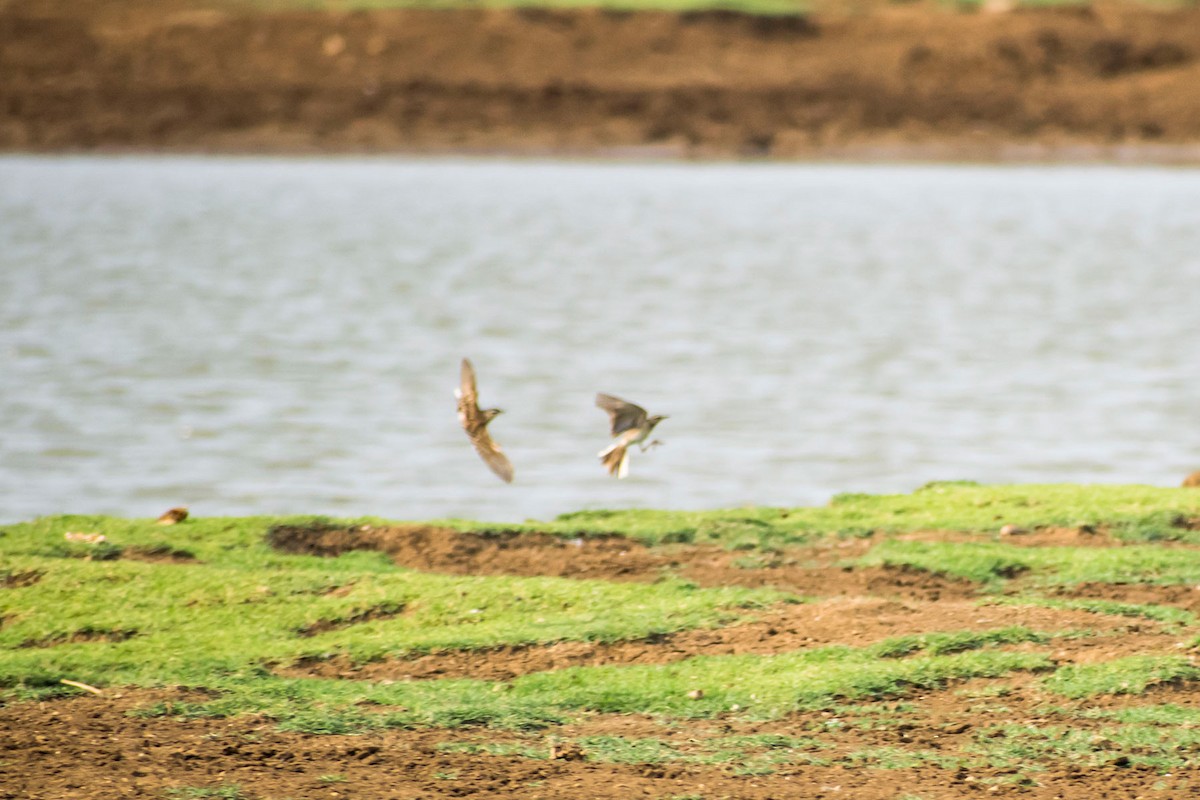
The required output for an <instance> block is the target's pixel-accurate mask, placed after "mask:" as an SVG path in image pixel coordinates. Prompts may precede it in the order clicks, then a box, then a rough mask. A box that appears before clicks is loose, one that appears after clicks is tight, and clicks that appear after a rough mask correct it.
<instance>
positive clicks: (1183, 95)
mask: <svg viewBox="0 0 1200 800" xmlns="http://www.w3.org/2000/svg"><path fill="white" fill-rule="evenodd" d="M826 5H831V7H830V8H828V9H824V10H822V11H821V12H819V13H816V14H814V15H813V16H811V17H807V18H787V17H774V18H761V17H748V16H743V15H739V14H735V13H730V12H705V13H688V14H665V13H638V14H631V13H618V12H603V11H596V10H578V11H545V10H536V9H534V10H528V9H527V10H460V11H424V10H411V9H410V10H385V11H354V12H337V13H325V12H309V11H291V12H282V11H281V12H272V13H250V12H247V11H244V10H242V11H239V10H238V6H237V5H236V4H234V3H231V2H230V1H229V0H195V2H184V0H163V2H149V0H109V2H104V3H62V2H56V1H52V0H7V1H6V2H4V1H0V75H3V76H4V77H3V80H2V81H0V149H7V150H33V151H56V150H64V149H66V150H114V149H115V150H122V149H124V150H146V149H151V150H175V151H179V150H189V151H214V150H215V151H243V152H245V151H250V152H320V151H366V152H396V151H407V152H414V151H418V152H419V151H423V152H446V151H458V152H462V151H469V152H470V151H473V152H510V153H511V152H516V153H579V154H640V155H659V156H674V155H690V156H722V157H726V156H754V157H760V156H770V157H782V158H791V157H812V156H822V157H902V156H914V157H964V156H965V157H977V158H988V157H1001V158H1005V157H1008V158H1027V159H1038V158H1069V159H1087V158H1115V159H1130V158H1134V159H1158V160H1185V161H1200V44H1198V43H1200V9H1186V10H1162V9H1156V8H1153V7H1150V6H1148V5H1145V6H1144V5H1129V4H1115V5H1114V4H1110V3H1108V2H1106V0H1099V2H1097V3H1096V4H1094V5H1092V6H1091V7H1088V8H1076V9H1057V10H1054V9H1050V10H1017V11H1007V12H1002V13H992V12H980V13H965V12H956V11H951V10H949V9H947V8H946V7H945V6H944V5H936V4H932V0H930V4H927V3H925V2H921V1H920V0H918V2H915V3H905V4H898V3H891V4H887V5H878V6H876V7H873V6H872V3H871V2H869V1H868V0H861V2H857V3H841V4H826ZM838 5H840V6H841V8H840V10H839V9H838V8H837V6H838ZM991 5H993V6H994V5H997V4H996V3H992V4H991ZM818 7H819V8H823V7H822V6H821V5H820V4H818Z"/></svg>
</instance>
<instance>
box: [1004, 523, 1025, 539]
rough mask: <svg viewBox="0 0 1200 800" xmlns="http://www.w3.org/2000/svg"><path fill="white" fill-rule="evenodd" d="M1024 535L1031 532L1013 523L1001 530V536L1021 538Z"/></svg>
mask: <svg viewBox="0 0 1200 800" xmlns="http://www.w3.org/2000/svg"><path fill="white" fill-rule="evenodd" d="M1023 533H1029V531H1027V530H1025V529H1024V528H1022V527H1021V526H1020V525H1013V524H1012V523H1011V522H1010V523H1009V524H1008V525H1005V526H1004V527H1002V528H1001V529H1000V535H1001V536H1020V535H1021V534H1023Z"/></svg>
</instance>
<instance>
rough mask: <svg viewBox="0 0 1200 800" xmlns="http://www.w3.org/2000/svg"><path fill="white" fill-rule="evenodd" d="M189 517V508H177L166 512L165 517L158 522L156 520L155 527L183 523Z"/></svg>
mask: <svg viewBox="0 0 1200 800" xmlns="http://www.w3.org/2000/svg"><path fill="white" fill-rule="evenodd" d="M187 516H188V510H187V506H177V507H175V508H169V509H167V510H166V511H164V512H163V515H162V516H161V517H159V518H158V519H157V520H155V522H154V524H155V525H174V524H176V523H178V522H183V521H184V520H185V519H187Z"/></svg>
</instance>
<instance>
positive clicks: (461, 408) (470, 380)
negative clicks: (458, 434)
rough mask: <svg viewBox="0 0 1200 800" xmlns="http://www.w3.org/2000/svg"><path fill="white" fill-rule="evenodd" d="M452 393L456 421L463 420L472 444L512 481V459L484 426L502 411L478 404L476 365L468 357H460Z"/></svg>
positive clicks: (485, 458)
mask: <svg viewBox="0 0 1200 800" xmlns="http://www.w3.org/2000/svg"><path fill="white" fill-rule="evenodd" d="M454 396H455V397H456V398H458V421H459V422H461V423H462V426H463V430H465V431H466V432H467V436H468V437H469V438H470V439H471V444H473V445H475V450H476V451H477V452H478V453H479V457H480V458H482V459H483V462H484V463H485V464H487V465H488V467H489V468H490V469H491V470H492V472H494V473H496V474H497V475H499V476H500V479H501V480H503V481H504V482H505V483H512V479H513V466H512V463H511V462H510V461H509V460H508V456H506V455H504V451H503V450H501V449H500V445H498V444H496V443H495V442H494V441H492V437H491V435H490V434H489V433H488V430H487V426H488V423H489V422H491V421H492V420H493V419H495V417H496V415H498V414H500V413H501V411H500V409H498V408H487V409H481V408H480V407H479V400H478V397H479V393H478V392H477V391H476V389H475V368H474V367H472V366H471V362H470V361H469V360H468V359H465V358H464V359H463V360H462V376H461V378H460V383H459V387H458V388H457V389H455V390H454Z"/></svg>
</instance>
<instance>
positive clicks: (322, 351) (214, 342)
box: [0, 157, 1200, 522]
mask: <svg viewBox="0 0 1200 800" xmlns="http://www.w3.org/2000/svg"><path fill="white" fill-rule="evenodd" d="M1197 209H1200V171H1197V170H1188V169H1166V168H1131V167H1095V166H1093V167H1036V168H1035V167H1016V166H954V165H913V166H880V165H854V166H847V165H812V164H778V163H756V164H734V163H728V164H694V163H592V162H553V161H520V160H466V159H445V160H421V159H390V158H312V159H271V158H215V157H4V158H0V318H2V320H3V325H2V327H0V359H2V361H0V363H2V364H3V370H2V373H3V379H2V380H3V391H2V392H0V486H2V487H3V491H2V492H0V522H12V521H17V520H23V519H29V518H32V517H35V516H39V515H45V514H56V513H106V514H116V515H122V516H129V517H153V516H157V515H158V514H159V513H161V512H162V511H164V510H166V509H167V508H168V507H169V506H173V505H187V506H189V507H190V508H191V511H192V513H193V514H194V515H202V516H217V515H244V514H327V515H332V516H342V517H344V516H358V515H372V516H380V517H386V518H391V519H414V520H416V519H432V518H441V517H468V518H475V519H482V520H494V521H519V520H523V519H526V518H534V519H548V518H551V517H553V516H554V515H556V514H559V513H563V512H569V511H575V510H580V509H590V508H625V507H656V508H671V509H700V508H718V507H734V506H742V505H750V504H767V505H811V504H820V503H824V502H826V501H827V500H828V499H829V497H830V496H831V495H833V494H835V493H838V492H905V491H910V490H912V489H914V488H916V487H919V486H921V485H923V484H924V483H926V482H929V481H933V480H976V481H980V482H984V483H1026V482H1065V481H1070V482H1089V483H1114V482H1119V483H1146V484H1155V485H1177V484H1178V483H1179V482H1180V480H1181V479H1182V478H1183V476H1184V475H1185V474H1187V473H1188V472H1190V471H1191V470H1193V469H1197V468H1200V402H1198V401H1197V390H1198V388H1200V357H1198V356H1197V336H1198V332H1200V325H1198V323H1200V307H1197V305H1196V303H1195V301H1194V297H1195V295H1193V294H1192V292H1193V291H1195V289H1196V287H1197V286H1200V224H1197ZM463 356H469V357H470V358H471V359H472V360H473V362H474V364H475V367H476V369H477V371H478V374H479V389H480V395H481V397H480V399H481V403H482V404H483V405H485V406H498V407H500V408H503V409H504V410H505V412H506V413H505V414H504V415H502V416H501V417H499V418H498V419H496V420H495V421H494V422H493V423H492V426H491V430H492V433H493V435H494V437H495V438H496V440H497V441H498V442H499V443H500V445H501V446H502V447H503V448H504V449H505V451H506V452H507V453H508V455H509V456H510V458H511V459H512V461H513V463H514V465H515V467H516V480H515V481H514V483H513V484H512V485H506V484H504V483H502V482H501V481H500V480H498V479H497V478H496V477H495V476H494V475H492V474H491V473H490V472H489V471H488V470H487V468H486V467H485V466H484V464H483V463H482V461H480V459H479V458H478V457H477V456H476V454H475V453H474V451H473V450H472V448H471V445H470V443H469V442H468V440H467V438H466V436H465V434H464V433H463V431H462V430H461V429H460V428H459V425H458V421H457V418H456V415H455V402H454V397H453V390H454V388H455V386H456V384H457V381H458V369H459V360H460V359H461V358H462V357H463ZM598 391H603V392H608V393H611V394H616V395H618V396H620V397H623V398H626V399H628V400H631V401H634V402H636V403H639V404H641V405H643V406H644V407H645V408H646V409H647V410H649V411H650V412H651V413H660V414H667V415H669V417H670V418H669V419H668V420H666V421H665V422H663V423H662V424H661V425H660V426H659V428H658V429H657V430H656V431H655V437H656V438H659V439H661V440H662V441H663V445H662V446H661V447H658V448H655V449H654V450H652V451H650V452H648V453H644V454H643V453H640V452H636V451H635V452H634V453H633V455H632V457H631V465H630V476H629V477H628V478H627V479H626V480H624V481H617V480H614V479H612V478H610V477H609V476H608V475H606V474H605V472H604V471H603V469H602V468H601V466H600V464H599V462H598V460H597V458H596V454H597V452H598V451H599V450H601V449H602V448H603V447H604V446H605V445H606V444H607V442H608V438H609V437H608V419H607V417H606V415H605V414H604V412H603V411H601V410H599V409H598V408H596V407H595V406H594V396H595V393H596V392H598Z"/></svg>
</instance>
